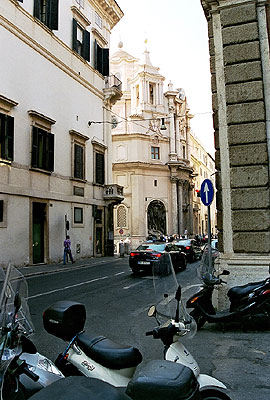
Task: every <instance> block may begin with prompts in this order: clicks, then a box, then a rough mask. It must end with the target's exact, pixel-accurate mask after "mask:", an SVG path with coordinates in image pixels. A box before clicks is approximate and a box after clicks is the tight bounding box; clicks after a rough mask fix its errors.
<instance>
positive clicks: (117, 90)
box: [103, 75, 123, 105]
mask: <svg viewBox="0 0 270 400" xmlns="http://www.w3.org/2000/svg"><path fill="white" fill-rule="evenodd" d="M103 93H104V96H105V100H106V101H109V102H110V103H111V105H114V104H115V103H116V102H117V101H118V100H120V99H121V97H122V94H123V93H122V82H121V81H120V79H118V78H117V76H115V75H110V76H105V89H103Z"/></svg>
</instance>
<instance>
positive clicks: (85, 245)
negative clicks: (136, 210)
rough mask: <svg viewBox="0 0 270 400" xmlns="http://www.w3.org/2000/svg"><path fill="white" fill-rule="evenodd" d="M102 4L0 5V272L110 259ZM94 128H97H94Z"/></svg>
mask: <svg viewBox="0 0 270 400" xmlns="http://www.w3.org/2000/svg"><path fill="white" fill-rule="evenodd" d="M122 16H123V12H122V10H121V9H120V8H119V6H118V5H117V3H116V2H115V1H112V0H110V1H109V0H89V1H88V0H65V1H58V0H47V1H44V0H20V1H17V0H1V3H0V49H1V54H2V57H1V63H0V242H1V256H0V262H1V263H5V262H7V261H8V260H10V261H12V262H13V263H14V264H16V265H27V264H39V263H48V262H58V261H60V260H61V258H62V256H63V241H64V239H65V236H66V234H67V233H68V234H69V235H70V238H71V242H72V251H73V254H74V257H75V259H76V258H77V259H78V258H82V257H90V256H96V255H111V254H113V230H114V229H113V207H114V205H115V204H117V203H118V202H121V201H122V199H123V197H122V188H121V187H120V186H118V185H116V184H114V183H113V180H112V155H111V152H112V143H111V142H112V141H111V125H110V124H106V123H105V121H108V120H109V119H110V118H111V107H112V105H113V104H114V102H115V101H117V99H118V98H120V97H121V95H122V92H121V82H120V80H119V79H117V78H116V77H115V76H112V75H110V71H109V48H110V33H111V30H112V29H113V27H114V26H115V25H116V24H117V23H118V22H119V20H120V19H121V18H122ZM95 122H99V123H95Z"/></svg>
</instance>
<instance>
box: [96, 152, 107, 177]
mask: <svg viewBox="0 0 270 400" xmlns="http://www.w3.org/2000/svg"><path fill="white" fill-rule="evenodd" d="M95 183H98V184H99V185H104V183H105V169H104V154H103V153H98V152H95Z"/></svg>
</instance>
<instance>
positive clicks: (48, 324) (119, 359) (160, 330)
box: [43, 266, 230, 400]
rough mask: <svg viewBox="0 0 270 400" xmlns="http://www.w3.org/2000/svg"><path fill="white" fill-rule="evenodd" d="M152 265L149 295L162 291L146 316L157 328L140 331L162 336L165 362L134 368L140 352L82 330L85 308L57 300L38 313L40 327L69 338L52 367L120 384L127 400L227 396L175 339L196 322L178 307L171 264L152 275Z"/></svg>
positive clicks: (214, 399) (187, 332)
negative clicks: (162, 273)
mask: <svg viewBox="0 0 270 400" xmlns="http://www.w3.org/2000/svg"><path fill="white" fill-rule="evenodd" d="M156 267H157V266H155V268H154V269H153V271H154V273H153V282H154V288H155V293H157V292H158V291H160V289H162V290H161V292H162V296H161V297H159V298H158V296H157V300H158V301H157V302H156V305H155V306H151V307H150V309H149V312H148V315H149V316H155V317H156V319H157V321H158V324H159V326H158V327H157V328H155V329H154V330H153V331H151V332H147V333H146V334H147V335H152V336H153V337H154V338H159V339H161V340H162V342H163V344H164V359H165V360H154V361H150V362H146V363H144V365H143V366H142V367H140V366H139V364H140V362H141V361H142V355H141V353H140V352H139V350H138V349H136V348H134V347H128V346H122V345H118V344H116V343H114V342H112V341H111V340H109V339H107V338H106V337H104V336H90V335H88V334H86V333H84V332H83V328H84V323H85V319H86V311H85V307H84V306H83V305H82V304H80V303H75V302H68V301H60V302H57V303H55V304H53V305H52V306H51V307H49V308H48V309H47V310H46V311H45V312H44V313H43V324H44V328H45V329H46V331H47V332H48V333H50V334H53V335H54V336H57V337H59V338H61V339H64V340H65V341H68V342H69V343H68V346H67V348H66V349H65V351H64V352H63V353H62V354H60V355H59V356H58V358H57V360H56V362H55V363H56V365H57V367H58V368H59V369H60V370H62V372H63V373H64V375H73V374H81V375H85V376H88V377H91V378H97V379H101V380H103V381H105V382H108V383H110V384H112V385H113V386H117V387H123V388H126V394H128V395H129V396H130V397H131V398H132V399H133V400H137V399H138V400H145V399H148V398H149V399H150V398H151V400H155V399H157V400H160V399H161V398H162V399H163V398H164V397H165V395H166V397H169V398H170V400H174V399H183V400H199V399H202V400H203V399H204V400H207V399H208V400H210V399H211V400H230V397H229V396H228V394H226V393H225V391H226V386H225V385H224V384H223V383H222V382H220V381H218V380H217V379H215V378H213V377H211V376H208V375H204V374H200V369H199V366H198V364H197V362H196V361H195V360H194V358H193V357H192V355H191V354H190V353H189V352H188V350H187V349H186V348H185V346H184V345H183V343H181V342H179V339H180V338H181V337H183V336H188V335H191V334H192V333H194V332H195V331H196V323H195V321H194V320H193V318H192V317H190V316H189V314H188V313H187V312H186V310H185V308H184V306H183V303H182V301H181V287H180V286H179V285H178V283H177V280H176V276H175V272H174V270H173V267H172V266H171V271H169V272H170V274H169V275H168V276H160V275H157V274H156V273H155V270H156ZM166 275H167V274H166ZM172 278H173V280H174V287H173V291H172V290H171V291H168V287H167V284H168V281H170V282H171V281H172ZM165 283H166V284H165ZM164 284H165V285H164ZM165 286H166V287H165ZM171 289H172V288H171ZM175 289H176V290H175ZM164 290H165V291H164ZM174 303H175V304H174ZM172 306H173V307H175V308H174V310H175V311H174V312H173V313H174V316H172V315H171V314H172V312H171V310H172ZM168 310H170V311H169V320H168ZM157 317H158V318H157ZM163 317H164V318H166V319H167V322H166V323H164V324H163V325H161V324H160V321H159V320H160V319H162V318H163ZM179 393H181V397H179Z"/></svg>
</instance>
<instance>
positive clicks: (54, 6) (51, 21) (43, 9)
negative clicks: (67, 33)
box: [34, 0, 59, 31]
mask: <svg viewBox="0 0 270 400" xmlns="http://www.w3.org/2000/svg"><path fill="white" fill-rule="evenodd" d="M58 3H59V0H34V17H35V18H37V19H39V20H40V21H41V22H42V23H43V24H44V25H46V26H47V27H48V28H50V29H51V30H54V31H56V30H58V9H59V4H58Z"/></svg>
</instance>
